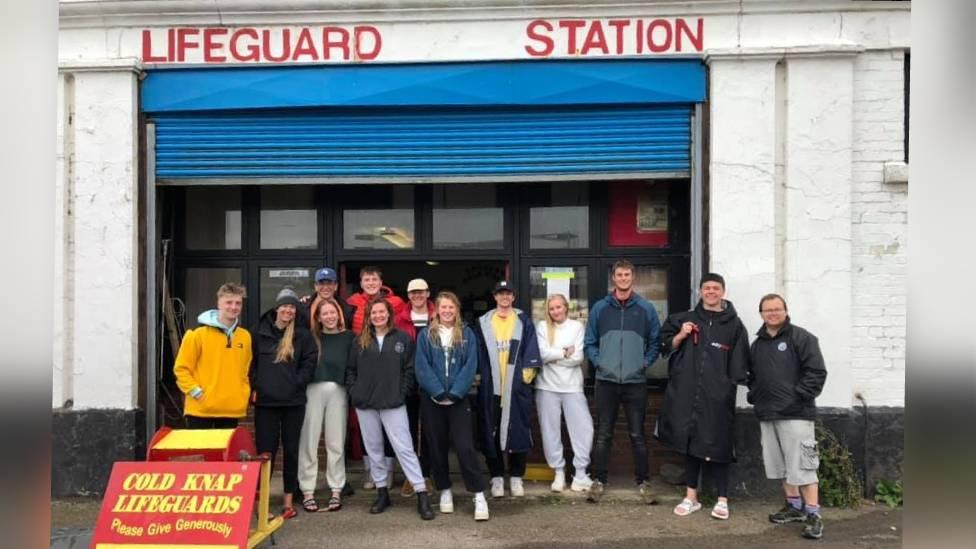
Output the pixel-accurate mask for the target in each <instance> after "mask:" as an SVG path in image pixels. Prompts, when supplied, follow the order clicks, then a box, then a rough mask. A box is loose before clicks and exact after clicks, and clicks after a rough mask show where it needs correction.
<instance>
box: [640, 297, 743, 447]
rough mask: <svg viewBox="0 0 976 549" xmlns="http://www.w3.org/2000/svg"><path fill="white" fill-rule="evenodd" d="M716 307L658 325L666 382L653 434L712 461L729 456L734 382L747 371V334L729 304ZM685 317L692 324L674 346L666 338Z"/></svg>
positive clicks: (677, 314)
mask: <svg viewBox="0 0 976 549" xmlns="http://www.w3.org/2000/svg"><path fill="white" fill-rule="evenodd" d="M724 304H725V309H724V310H723V311H721V312H710V311H706V310H705V309H704V307H703V306H702V304H701V302H699V303H698V306H696V307H695V308H694V309H693V310H691V311H687V312H683V313H676V314H673V315H671V316H669V317H668V319H667V321H666V322H665V323H664V327H663V328H662V329H661V354H662V355H668V354H670V355H671V358H670V360H669V362H668V387H667V389H666V390H665V392H664V405H663V406H662V407H661V412H660V414H659V415H658V419H657V427H656V428H655V430H654V436H655V437H657V438H658V439H659V440H660V441H661V442H662V443H663V444H665V445H666V446H668V447H670V448H672V449H674V450H676V451H678V452H681V453H683V454H688V455H691V456H694V457H697V458H702V459H705V458H708V459H710V460H712V461H715V462H718V463H728V462H730V461H735V445H734V432H733V428H734V425H735V396H736V384H745V382H746V379H747V375H748V371H749V337H748V335H747V334H746V328H745V326H743V325H742V321H741V320H739V316H738V315H737V314H736V312H735V307H733V306H732V303H730V302H728V301H726V302H724ZM685 322H694V323H695V324H697V325H698V327H699V329H700V330H701V333H700V334H699V339H698V344H697V345H696V344H695V342H694V339H693V335H694V334H691V335H689V336H688V337H686V338H685V339H684V340H683V341H682V342H681V344H680V345H679V346H678V348H677V349H673V348H672V347H671V340H672V339H673V338H674V336H675V334H677V333H678V332H679V331H680V330H681V325H682V324H683V323H685Z"/></svg>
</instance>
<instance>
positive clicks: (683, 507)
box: [674, 498, 702, 517]
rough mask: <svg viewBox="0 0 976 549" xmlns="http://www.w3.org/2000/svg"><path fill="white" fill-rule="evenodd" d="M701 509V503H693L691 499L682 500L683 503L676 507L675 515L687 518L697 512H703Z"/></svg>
mask: <svg viewBox="0 0 976 549" xmlns="http://www.w3.org/2000/svg"><path fill="white" fill-rule="evenodd" d="M701 507H702V505H701V502H698V501H695V502H692V501H691V500H690V499H688V498H685V499H683V500H681V503H679V504H678V505H676V506H675V507H674V514H676V515H678V516H679V517H686V516H688V515H690V514H692V513H694V512H695V511H699V510H701Z"/></svg>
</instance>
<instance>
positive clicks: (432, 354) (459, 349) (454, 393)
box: [414, 326, 478, 402]
mask: <svg viewBox="0 0 976 549" xmlns="http://www.w3.org/2000/svg"><path fill="white" fill-rule="evenodd" d="M461 335H462V341H460V342H457V341H455V342H453V345H452V347H451V351H450V352H449V353H448V356H449V357H450V358H449V360H450V364H449V365H448V366H445V356H444V349H443V348H442V347H441V346H440V345H439V344H434V343H432V342H431V341H430V334H429V330H428V328H422V329H421V330H420V333H419V334H417V355H416V357H415V358H414V371H415V372H416V374H417V383H418V384H419V385H420V390H421V391H423V392H424V393H426V395H427V396H430V397H434V398H436V399H438V400H443V399H450V400H452V401H454V402H458V401H461V400H463V399H464V398H465V397H467V395H468V390H469V389H471V385H472V384H473V383H474V376H475V374H477V373H478V340H477V338H476V337H475V335H474V331H473V330H472V329H471V328H468V327H467V326H465V327H464V329H463V330H462V331H461Z"/></svg>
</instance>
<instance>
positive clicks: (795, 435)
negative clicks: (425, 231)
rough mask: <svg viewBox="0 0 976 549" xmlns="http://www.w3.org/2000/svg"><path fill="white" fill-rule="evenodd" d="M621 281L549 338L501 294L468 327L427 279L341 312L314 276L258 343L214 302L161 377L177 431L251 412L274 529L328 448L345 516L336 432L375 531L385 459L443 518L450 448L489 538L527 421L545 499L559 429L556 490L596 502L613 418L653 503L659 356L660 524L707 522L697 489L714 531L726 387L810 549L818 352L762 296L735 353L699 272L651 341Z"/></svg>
mask: <svg viewBox="0 0 976 549" xmlns="http://www.w3.org/2000/svg"><path fill="white" fill-rule="evenodd" d="M634 275H635V268H634V265H633V264H632V263H630V262H629V261H626V260H620V261H617V262H616V263H615V264H614V266H613V269H612V274H611V278H612V284H613V289H612V290H611V292H610V293H609V294H608V295H607V296H605V297H603V298H602V299H600V300H599V301H597V302H596V303H595V304H594V305H593V307H592V308H591V310H590V315H589V318H588V321H587V323H586V324H585V326H584V324H583V323H581V322H579V321H577V320H574V319H571V318H569V306H570V304H569V301H568V300H567V297H566V296H564V295H561V294H552V295H549V296H548V298H547V299H546V303H545V320H543V321H541V322H539V323H538V325H536V324H534V323H533V321H532V319H531V318H530V316H529V315H528V314H527V313H526V312H524V311H522V310H520V309H518V308H516V307H514V302H515V291H514V288H513V287H512V285H511V284H510V283H509V282H508V281H501V282H499V283H498V284H496V286H495V287H494V290H493V292H492V295H493V297H494V301H495V307H494V308H493V309H491V310H489V311H488V312H486V313H485V314H483V315H482V316H480V317H479V318H478V320H477V322H476V323H475V324H474V325H473V326H467V325H465V323H464V322H463V320H462V315H461V313H462V311H461V303H460V301H459V299H458V297H457V296H456V295H455V294H454V293H452V292H449V291H442V292H440V293H438V294H437V295H436V297H435V298H434V299H433V300H431V299H430V296H431V292H430V289H429V287H428V285H427V283H426V282H425V281H424V280H422V279H414V280H412V281H410V283H409V284H408V286H407V297H408V300H407V301H404V300H403V299H401V298H399V297H398V296H396V295H395V293H394V292H393V291H392V290H391V289H390V288H388V287H386V286H384V285H383V281H382V272H381V271H380V269H379V268H377V267H364V268H362V269H361V270H360V288H361V291H360V292H359V293H356V294H354V295H353V296H351V297H350V298H349V299H347V300H345V301H341V300H340V299H339V298H338V297H337V295H336V292H337V289H338V283H337V276H336V273H335V271H334V270H333V269H330V268H322V269H319V270H318V271H317V272H316V275H315V290H316V294H315V295H314V296H306V297H299V296H298V295H297V294H296V293H295V292H294V290H292V289H291V288H287V287H286V288H283V289H282V290H281V291H280V292H279V293H278V295H277V298H276V302H275V306H274V307H273V308H271V309H270V310H268V311H266V312H265V313H264V314H263V315H262V316H261V318H260V320H259V322H258V323H257V326H256V327H255V328H254V329H253V330H252V331H253V333H254V335H253V336H252V335H251V332H249V331H247V330H245V329H243V328H241V327H240V326H238V319H239V316H240V313H241V308H242V304H243V299H244V298H245V290H244V288H243V287H241V286H240V285H237V284H232V283H228V284H225V285H223V286H222V287H221V288H220V289H219V291H218V293H217V309H216V310H211V311H207V312H204V313H202V314H201V315H200V317H199V318H198V323H199V325H200V327H199V328H197V329H195V330H191V331H189V332H187V334H186V336H185V337H184V340H183V344H182V346H181V348H180V352H179V354H178V356H177V358H176V362H175V366H174V369H175V373H176V378H177V383H178V385H179V387H180V389H181V390H182V391H183V392H184V393H185V394H186V404H185V416H186V424H187V427H188V428H228V427H234V426H236V425H237V421H238V419H239V418H241V417H243V416H244V415H245V414H246V412H247V407H248V403H249V402H250V403H251V404H253V405H254V429H255V438H256V443H257V449H258V451H259V452H267V453H270V454H272V456H273V455H274V454H275V453H276V451H277V449H278V447H279V444H280V445H281V447H282V449H283V456H282V458H283V459H282V461H283V481H284V510H283V513H282V514H283V516H285V517H286V518H290V517H293V516H295V514H296V511H295V508H294V505H293V502H294V497H295V496H296V495H298V496H299V497H301V499H302V507H303V508H304V509H305V510H307V511H309V512H314V511H318V510H319V505H318V502H317V501H316V499H315V488H316V484H317V474H318V470H319V465H318V447H319V441H320V437H321V436H322V433H323V431H324V438H325V446H326V451H327V455H328V460H327V463H326V481H327V484H328V487H329V490H330V497H329V500H328V503H327V510H329V511H335V510H338V509H340V508H341V506H342V496H343V493H344V491H343V489H344V488H345V487H346V485H347V482H346V478H345V476H346V475H345V457H346V456H345V448H346V441H347V440H346V439H347V425H354V426H358V427H356V428H354V429H352V430H351V432H350V435H353V436H360V437H361V443H362V446H363V447H364V449H365V453H366V459H365V464H366V465H367V468H368V475H369V480H370V485H371V487H375V489H376V498H375V500H374V501H373V503H372V505H371V507H370V512H371V513H382V512H383V511H385V510H386V509H387V508H388V507H389V506H390V505H391V504H392V500H391V498H390V493H389V491H390V488H391V486H390V484H391V482H392V479H393V468H394V465H395V461H394V460H396V461H398V462H399V463H400V468H401V469H402V471H403V474H404V475H405V477H406V483H405V486H404V489H403V491H402V493H404V494H410V495H412V494H416V499H417V510H418V513H419V514H420V516H421V518H423V519H425V520H429V519H432V518H433V517H434V513H433V510H432V507H431V498H430V493H429V492H430V491H431V489H436V490H437V491H438V493H439V507H440V511H441V512H442V513H452V512H453V511H454V500H453V493H452V483H451V478H450V470H449V461H448V450H449V448H450V447H452V446H453V447H454V449H455V451H456V454H457V461H458V464H459V465H460V469H461V476H462V478H463V480H464V485H465V489H466V490H467V491H468V492H470V493H472V494H473V495H474V498H473V501H474V518H475V520H487V519H488V518H489V511H488V503H487V498H486V496H485V491H486V490H490V493H491V496H492V497H496V498H497V497H503V496H504V495H505V477H506V476H507V477H508V490H509V493H510V494H511V495H512V496H514V497H519V496H523V495H524V494H525V489H524V485H523V477H524V475H525V471H526V461H527V460H526V458H527V454H528V452H529V450H530V449H531V447H532V427H531V415H532V410H533V408H535V409H536V410H537V416H538V421H539V427H540V433H541V435H542V443H543V450H544V454H545V457H546V461H547V463H548V465H549V467H550V468H552V469H553V470H554V471H555V477H554V480H553V482H552V484H551V489H552V490H553V491H555V492H561V491H563V490H565V489H566V487H567V476H566V474H567V472H566V468H567V467H566V462H565V458H564V449H563V445H562V424H563V422H565V424H566V427H567V431H568V433H569V438H570V441H571V444H572V454H573V460H572V461H573V463H572V465H573V470H572V480H571V482H570V483H569V488H570V489H571V490H573V491H577V492H584V493H586V494H587V498H588V499H589V500H590V501H593V502H597V501H599V499H600V497H601V495H602V494H603V493H604V491H605V489H606V486H607V483H608V480H609V479H608V472H609V471H608V469H609V458H610V448H611V444H612V439H613V433H614V427H615V425H616V421H617V415H618V412H619V410H620V408H621V407H622V408H623V410H624V415H625V418H626V423H627V432H628V435H629V438H630V442H631V448H632V452H633V461H634V480H635V484H636V487H637V490H638V491H639V492H640V494H641V495H642V496H643V497H644V498H645V500H647V501H648V502H653V500H654V495H653V494H652V493H651V490H650V485H649V484H648V478H649V459H648V446H647V441H646V438H645V433H644V422H645V416H646V413H647V407H648V405H647V402H648V389H647V369H648V368H650V366H651V365H652V364H653V363H654V362H655V360H656V359H657V358H658V356H659V355H661V356H668V357H669V364H668V384H667V388H666V390H665V395H664V404H663V406H662V408H661V409H660V410H659V413H658V418H657V424H656V426H655V430H654V436H655V437H656V438H657V439H658V440H659V441H660V442H661V443H663V444H664V445H666V446H667V447H669V448H671V449H673V450H675V451H677V452H679V453H681V454H683V455H685V456H686V458H685V459H686V468H685V484H686V492H685V497H684V498H683V499H682V501H681V503H679V504H678V505H677V506H676V507H675V508H674V513H675V514H676V515H679V516H687V515H690V514H692V513H694V512H696V511H699V510H700V509H701V508H702V505H701V503H700V501H699V499H698V487H699V483H700V481H701V478H702V475H703V474H705V473H706V472H707V473H708V474H710V475H711V477H712V480H713V483H714V485H715V488H716V491H717V496H718V498H717V503H716V504H715V505H714V507H713V508H712V510H711V516H712V517H715V518H716V519H723V520H724V519H728V518H729V504H728V489H729V480H728V479H729V477H728V474H729V464H730V463H731V462H733V461H734V460H735V445H734V431H733V426H734V418H735V402H736V394H737V385H746V386H748V388H749V391H748V397H747V398H748V401H749V402H750V403H751V404H753V405H754V410H755V413H756V414H757V415H758V418H759V420H760V425H761V430H762V433H761V435H762V446H763V459H764V463H765V467H766V473H767V476H768V477H769V478H771V479H781V480H782V482H783V488H784V493H785V496H786V503H785V505H784V507H783V509H781V510H780V511H778V512H776V513H773V514H771V515H770V517H769V519H770V520H771V521H772V522H774V523H787V522H804V523H805V525H804V528H803V531H802V535H803V536H804V537H808V538H819V537H821V536H822V533H823V522H822V519H821V517H820V512H819V510H820V509H819V506H818V500H817V476H816V472H817V467H818V456H817V447H816V440H815V437H814V423H813V420H814V419H815V415H816V406H815V402H814V399H815V398H816V397H817V396H818V395H819V393H820V391H821V390H822V388H823V385H824V381H825V379H826V369H825V366H824V361H823V357H822V354H821V352H820V349H819V344H818V341H817V338H816V337H815V336H813V335H812V334H810V333H809V332H808V331H806V330H804V329H803V328H800V327H799V326H795V325H792V324H791V323H790V318H789V315H788V314H787V308H786V301H785V300H784V299H783V298H782V297H781V296H779V295H776V294H769V295H767V296H764V297H763V298H762V300H761V301H760V303H759V312H760V315H761V317H762V320H763V325H762V327H761V328H760V330H759V331H758V332H757V337H756V339H755V340H754V342H753V343H752V345H751V346H750V344H749V338H748V335H747V333H746V330H745V327H744V325H743V323H742V321H741V320H740V319H739V317H738V314H737V313H736V310H735V308H734V307H733V305H732V303H731V302H729V301H728V300H726V299H725V281H724V279H723V278H722V277H721V276H720V275H718V274H714V273H708V274H706V275H704V276H703V277H702V280H701V284H700V288H699V290H700V296H701V299H700V301H699V303H698V304H697V305H696V307H695V308H694V309H692V310H690V311H687V312H681V313H676V314H672V315H670V316H669V317H668V318H667V319H666V321H665V322H664V325H663V326H662V325H661V323H660V320H659V317H658V313H657V311H656V309H655V307H654V305H653V304H652V303H650V302H649V301H647V300H646V299H644V298H643V297H641V296H640V295H638V293H637V292H636V291H634V284H635V280H634ZM584 356H585V358H586V360H587V361H588V362H589V364H590V367H591V368H592V369H593V373H594V376H595V379H596V384H595V391H594V403H593V404H594V409H595V412H596V413H595V415H596V429H595V431H594V421H593V417H592V416H591V414H590V408H589V405H588V403H587V400H586V397H585V395H584V393H583V380H584V375H583V370H582V364H583V360H584ZM350 405H351V406H352V409H351V410H350V409H349V406H350ZM478 449H480V451H481V453H483V454H484V457H485V461H486V465H487V468H488V471H489V481H488V482H487V483H486V482H485V478H484V477H483V475H482V474H481V470H482V469H481V466H480V463H479V461H478V454H477V450H478ZM418 456H419V457H418ZM591 458H592V463H591ZM591 474H592V477H591ZM428 479H430V480H428ZM431 480H432V482H431Z"/></svg>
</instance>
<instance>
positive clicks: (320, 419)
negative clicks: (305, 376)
mask: <svg viewBox="0 0 976 549" xmlns="http://www.w3.org/2000/svg"><path fill="white" fill-rule="evenodd" d="M305 394H306V396H307V397H308V402H307V403H306V404H305V423H304V424H303V425H302V436H301V441H300V442H299V453H298V486H299V487H300V488H301V490H302V493H303V494H306V495H310V494H312V493H314V492H315V485H316V483H317V481H318V473H319V437H320V436H321V435H322V427H323V425H324V427H325V449H326V452H327V462H326V465H325V480H326V482H327V483H328V484H329V488H331V489H332V490H341V489H342V487H343V486H345V484H346V457H345V449H346V413H347V408H346V407H347V406H348V404H347V400H346V388H345V387H343V386H342V385H339V384H338V383H333V382H331V381H321V382H316V383H309V384H308V389H306V391H305Z"/></svg>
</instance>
